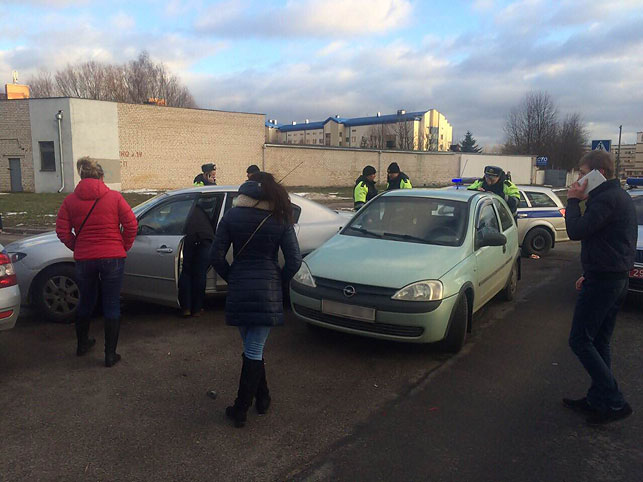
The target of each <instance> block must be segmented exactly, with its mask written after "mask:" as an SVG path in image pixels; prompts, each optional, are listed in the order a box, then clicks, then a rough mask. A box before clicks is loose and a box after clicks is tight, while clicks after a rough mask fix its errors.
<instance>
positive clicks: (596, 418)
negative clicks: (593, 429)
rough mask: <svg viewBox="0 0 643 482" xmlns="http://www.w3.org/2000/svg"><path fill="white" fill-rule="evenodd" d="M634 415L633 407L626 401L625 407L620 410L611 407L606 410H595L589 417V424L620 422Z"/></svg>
mask: <svg viewBox="0 0 643 482" xmlns="http://www.w3.org/2000/svg"><path fill="white" fill-rule="evenodd" d="M630 415H632V407H630V404H629V403H625V405H623V408H619V409H618V410H612V409H609V410H607V411H606V412H595V413H593V414H592V415H590V416H589V417H587V423H588V424H589V425H605V424H608V423H612V422H618V421H619V420H623V419H625V418H627V417H629V416H630Z"/></svg>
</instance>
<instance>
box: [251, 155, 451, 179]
mask: <svg viewBox="0 0 643 482" xmlns="http://www.w3.org/2000/svg"><path fill="white" fill-rule="evenodd" d="M391 162H397V163H398V164H399V165H400V168H401V169H402V171H404V172H405V173H406V174H408V175H409V177H410V178H411V182H412V183H413V185H414V186H416V187H421V186H425V185H426V186H431V185H438V184H447V183H449V182H451V179H452V178H453V177H456V176H457V175H458V171H459V166H460V154H459V153H424V152H405V151H376V150H367V149H345V148H344V149H342V148H319V147H304V146H282V145H266V146H265V148H264V162H263V170H265V171H267V172H270V173H272V174H273V175H274V176H275V178H276V179H277V180H279V179H281V178H282V177H284V176H286V175H287V174H288V172H290V171H291V170H292V169H294V171H293V172H292V173H291V174H289V175H288V176H287V177H286V178H285V179H284V181H283V182H284V184H285V185H287V186H311V187H331V186H333V187H337V186H352V185H353V184H354V183H355V179H357V178H358V177H359V175H360V174H361V173H362V169H363V168H364V166H366V165H372V166H374V167H375V169H377V172H378V181H377V182H385V181H386V168H387V167H388V165H389V164H390V163H391ZM300 164H301V165H300ZM260 165H261V164H260ZM297 166H299V167H297ZM295 168H296V169H295Z"/></svg>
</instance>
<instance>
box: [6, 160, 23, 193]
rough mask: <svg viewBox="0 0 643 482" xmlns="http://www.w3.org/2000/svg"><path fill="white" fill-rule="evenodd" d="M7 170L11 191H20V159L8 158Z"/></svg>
mask: <svg viewBox="0 0 643 482" xmlns="http://www.w3.org/2000/svg"><path fill="white" fill-rule="evenodd" d="M9 171H11V192H22V171H21V169H20V159H16V158H9Z"/></svg>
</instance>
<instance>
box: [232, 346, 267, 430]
mask: <svg viewBox="0 0 643 482" xmlns="http://www.w3.org/2000/svg"><path fill="white" fill-rule="evenodd" d="M262 365H263V364H262V361H261V360H251V359H250V358H247V357H246V356H245V355H243V365H242V366H241V377H240V378H239V390H238V391H237V399H236V400H235V401H234V405H232V406H230V407H227V408H226V410H225V413H226V415H227V416H228V417H230V418H231V419H232V420H234V426H235V427H237V428H240V427H243V426H244V425H245V424H246V419H247V413H248V409H249V408H250V406H251V405H252V399H253V398H254V395H255V393H256V392H257V385H258V384H259V378H260V376H261V367H262Z"/></svg>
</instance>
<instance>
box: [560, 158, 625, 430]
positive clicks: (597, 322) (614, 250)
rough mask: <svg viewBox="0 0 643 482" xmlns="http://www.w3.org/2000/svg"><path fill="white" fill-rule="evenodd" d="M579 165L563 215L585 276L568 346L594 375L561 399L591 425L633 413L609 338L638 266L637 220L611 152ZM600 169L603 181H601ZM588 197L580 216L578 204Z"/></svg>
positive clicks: (582, 278)
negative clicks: (575, 394) (584, 388)
mask: <svg viewBox="0 0 643 482" xmlns="http://www.w3.org/2000/svg"><path fill="white" fill-rule="evenodd" d="M579 169H580V172H581V175H582V176H583V178H585V179H583V178H581V179H579V181H580V183H579V182H575V183H574V184H572V186H571V187H570V189H569V191H568V192H567V209H566V214H565V224H566V227H567V233H568V234H569V238H570V239H572V240H580V241H581V264H582V266H583V275H582V276H581V277H580V278H578V280H577V281H576V289H577V290H578V291H579V295H578V299H577V301H576V307H575V309H574V318H573V320H572V328H571V332H570V335H569V346H570V347H571V349H572V351H573V352H574V353H575V354H576V356H577V357H578V359H579V360H580V362H581V363H582V364H583V367H584V368H585V370H586V371H587V373H588V374H589V376H590V377H591V378H592V385H591V387H590V388H589V390H588V392H587V396H585V397H583V398H580V399H569V398H564V399H563V404H564V405H565V406H566V407H568V408H571V409H572V410H576V411H579V412H583V413H585V414H587V415H588V418H587V422H588V423H589V424H590V425H603V424H606V423H610V422H615V421H617V420H621V419H624V418H626V417H628V416H630V415H631V414H632V408H631V407H630V405H629V404H628V403H627V402H626V401H625V398H624V397H623V394H622V393H621V391H620V390H619V388H618V384H617V383H616V379H615V378H614V375H613V374H612V369H611V354H610V339H611V337H612V332H613V331H614V326H615V323H616V315H617V313H618V310H619V309H620V307H621V305H622V303H623V301H624V299H625V296H626V295H627V288H628V274H629V271H630V269H631V268H632V267H633V265H634V258H635V256H636V238H637V222H636V212H635V210H634V205H633V204H632V198H631V197H630V196H629V195H628V194H627V193H626V192H625V191H624V190H623V189H622V188H621V185H620V182H619V180H618V179H617V178H614V162H613V161H612V158H611V156H610V155H609V154H608V153H607V152H605V151H598V150H597V151H591V152H589V153H587V154H585V155H584V156H583V157H582V158H581V160H580V162H579ZM594 170H595V171H597V172H592V171H594ZM590 173H591V174H590ZM598 173H600V174H602V176H604V178H605V181H603V182H601V181H602V179H601V177H600V176H598V175H597V174H598ZM588 175H589V176H588ZM586 176H587V178H586ZM585 199H587V205H586V209H585V213H584V214H582V215H581V210H580V206H579V203H580V201H582V200H585Z"/></svg>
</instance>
